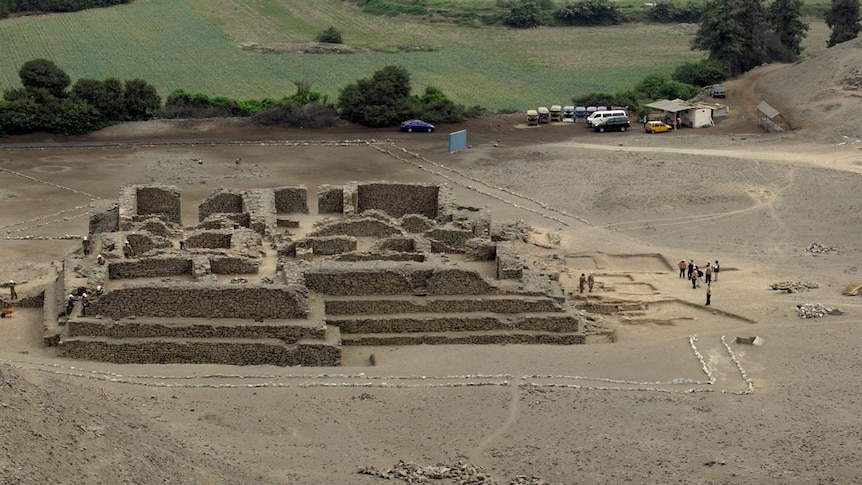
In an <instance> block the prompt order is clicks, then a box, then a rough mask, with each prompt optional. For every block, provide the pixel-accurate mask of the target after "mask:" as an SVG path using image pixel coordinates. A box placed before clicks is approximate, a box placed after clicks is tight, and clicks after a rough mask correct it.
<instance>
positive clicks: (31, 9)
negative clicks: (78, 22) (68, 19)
mask: <svg viewBox="0 0 862 485" xmlns="http://www.w3.org/2000/svg"><path fill="white" fill-rule="evenodd" d="M130 1H131V0H0V18H4V17H7V16H9V15H10V14H22V13H48V12H77V11H79V10H86V9H88V8H100V7H111V6H113V5H120V4H123V3H129V2H130Z"/></svg>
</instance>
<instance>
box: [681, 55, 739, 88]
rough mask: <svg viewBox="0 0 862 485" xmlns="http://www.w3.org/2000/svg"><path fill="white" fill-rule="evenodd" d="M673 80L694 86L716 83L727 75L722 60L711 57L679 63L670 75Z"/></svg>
mask: <svg viewBox="0 0 862 485" xmlns="http://www.w3.org/2000/svg"><path fill="white" fill-rule="evenodd" d="M671 77H672V78H673V79H674V80H675V81H679V82H681V83H686V84H692V85H694V86H709V85H711V84H718V83H720V82H722V81H724V80H725V79H727V78H728V77H730V73H729V72H727V66H725V65H724V63H722V62H718V61H715V60H712V59H704V60H702V61H697V62H686V63H685V64H681V65H680V66H679V67H677V68H676V70H675V71H674V72H673V75H672V76H671Z"/></svg>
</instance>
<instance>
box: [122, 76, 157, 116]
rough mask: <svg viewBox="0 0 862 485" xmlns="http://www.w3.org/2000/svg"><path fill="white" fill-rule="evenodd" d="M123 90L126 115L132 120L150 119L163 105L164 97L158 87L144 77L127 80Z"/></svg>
mask: <svg viewBox="0 0 862 485" xmlns="http://www.w3.org/2000/svg"><path fill="white" fill-rule="evenodd" d="M123 92H124V96H125V105H126V116H127V119H128V120H130V121H138V120H145V119H148V118H150V117H151V116H152V115H153V113H155V112H156V110H158V109H159V108H160V107H161V106H162V98H160V97H159V94H158V92H157V91H156V88H155V87H154V86H153V85H152V84H150V83H148V82H146V81H144V80H143V79H130V80H128V81H126V84H125V86H124V89H123Z"/></svg>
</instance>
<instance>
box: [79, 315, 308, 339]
mask: <svg viewBox="0 0 862 485" xmlns="http://www.w3.org/2000/svg"><path fill="white" fill-rule="evenodd" d="M294 322H295V321H294ZM66 325H67V328H68V331H67V337H82V336H89V337H107V338H158V337H163V338H252V339H266V338H276V339H279V340H281V341H283V342H285V343H296V342H297V341H299V340H301V339H323V338H324V337H325V326H324V325H323V324H322V323H320V324H312V323H311V322H307V321H305V320H303V321H301V322H299V323H293V322H289V323H288V322H284V321H275V320H272V321H264V322H262V323H261V322H254V321H252V320H248V319H243V320H229V319H223V320H215V321H210V322H206V323H195V322H194V321H192V322H189V321H182V320H180V321H177V320H173V319H149V320H147V321H141V320H137V319H136V320H123V321H114V320H104V319H102V320H99V319H94V318H86V317H85V318H75V319H72V320H70V321H69V322H68V323H67V324H66Z"/></svg>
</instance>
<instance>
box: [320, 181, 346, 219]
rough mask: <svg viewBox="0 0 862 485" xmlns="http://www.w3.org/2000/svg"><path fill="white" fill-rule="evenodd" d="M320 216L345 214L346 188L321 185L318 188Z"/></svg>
mask: <svg viewBox="0 0 862 485" xmlns="http://www.w3.org/2000/svg"><path fill="white" fill-rule="evenodd" d="M317 213H318V214H343V213H344V187H332V186H329V185H321V186H320V187H318V188H317Z"/></svg>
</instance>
